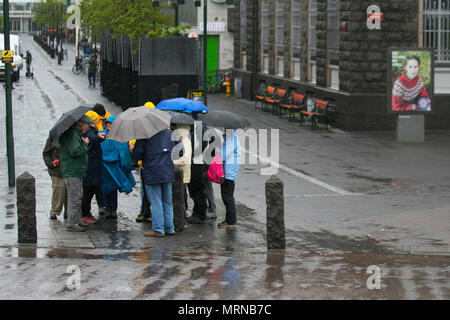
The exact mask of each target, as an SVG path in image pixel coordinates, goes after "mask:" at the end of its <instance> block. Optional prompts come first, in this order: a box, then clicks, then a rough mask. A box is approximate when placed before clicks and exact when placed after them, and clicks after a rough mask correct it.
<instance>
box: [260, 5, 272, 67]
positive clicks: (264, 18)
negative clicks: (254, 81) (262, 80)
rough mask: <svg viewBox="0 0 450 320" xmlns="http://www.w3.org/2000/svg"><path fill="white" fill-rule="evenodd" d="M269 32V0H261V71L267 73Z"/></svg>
mask: <svg viewBox="0 0 450 320" xmlns="http://www.w3.org/2000/svg"><path fill="white" fill-rule="evenodd" d="M269 32H270V11H269V0H262V4H261V47H262V48H261V57H262V61H261V71H262V72H265V73H269V46H270V42H269Z"/></svg>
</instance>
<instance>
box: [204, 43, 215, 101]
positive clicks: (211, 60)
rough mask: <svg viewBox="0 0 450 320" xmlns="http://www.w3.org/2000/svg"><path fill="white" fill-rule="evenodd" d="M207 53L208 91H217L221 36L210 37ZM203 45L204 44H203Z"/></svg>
mask: <svg viewBox="0 0 450 320" xmlns="http://www.w3.org/2000/svg"><path fill="white" fill-rule="evenodd" d="M207 42H208V44H207V46H208V47H207V52H206V59H207V61H206V71H207V73H206V77H207V82H206V83H207V84H206V86H207V88H208V91H210V92H211V91H212V92H214V91H216V90H217V88H218V86H219V84H218V82H219V81H218V72H217V71H218V70H219V36H218V35H208V39H207ZM202 44H203V42H202Z"/></svg>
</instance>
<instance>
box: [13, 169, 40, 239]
mask: <svg viewBox="0 0 450 320" xmlns="http://www.w3.org/2000/svg"><path fill="white" fill-rule="evenodd" d="M16 195H17V228H18V242H19V243H34V244H35V243H37V231H36V183H35V179H34V177H33V176H32V175H31V174H29V173H28V172H26V171H25V172H24V173H22V174H21V175H20V176H19V177H18V178H17V180H16Z"/></svg>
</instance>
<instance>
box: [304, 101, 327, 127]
mask: <svg viewBox="0 0 450 320" xmlns="http://www.w3.org/2000/svg"><path fill="white" fill-rule="evenodd" d="M327 113H328V101H325V100H320V99H316V100H315V101H314V107H313V109H312V110H311V111H307V110H303V111H300V125H301V124H302V122H304V121H306V119H309V120H310V121H311V129H312V128H314V127H316V126H317V123H319V122H321V123H323V124H325V126H326V128H327V130H328V116H327Z"/></svg>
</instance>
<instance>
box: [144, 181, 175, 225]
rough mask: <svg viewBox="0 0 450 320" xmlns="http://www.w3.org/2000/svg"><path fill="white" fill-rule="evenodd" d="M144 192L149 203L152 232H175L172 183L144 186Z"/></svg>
mask: <svg viewBox="0 0 450 320" xmlns="http://www.w3.org/2000/svg"><path fill="white" fill-rule="evenodd" d="M145 191H146V192H147V196H148V198H149V200H150V203H151V206H150V210H151V211H152V225H153V231H156V232H159V233H172V232H175V227H174V225H173V205H172V183H157V184H146V185H145Z"/></svg>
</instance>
